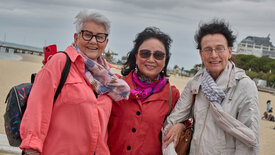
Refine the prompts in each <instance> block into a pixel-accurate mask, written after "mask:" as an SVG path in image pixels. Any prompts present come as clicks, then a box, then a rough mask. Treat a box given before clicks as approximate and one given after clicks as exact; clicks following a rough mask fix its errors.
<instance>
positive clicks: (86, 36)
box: [80, 30, 108, 43]
mask: <svg viewBox="0 0 275 155" xmlns="http://www.w3.org/2000/svg"><path fill="white" fill-rule="evenodd" d="M80 32H81V33H82V38H83V39H84V40H85V41H90V40H92V39H93V37H95V39H96V41H97V42H99V43H103V42H104V41H105V40H106V39H107V37H108V34H106V33H97V34H95V35H94V34H93V33H92V32H90V31H87V30H81V31H80Z"/></svg>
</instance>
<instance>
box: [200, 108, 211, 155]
mask: <svg viewBox="0 0 275 155" xmlns="http://www.w3.org/2000/svg"><path fill="white" fill-rule="evenodd" d="M210 104H211V103H209V105H208V107H207V110H206V115H205V118H204V123H203V128H202V131H201V135H200V140H199V147H198V149H197V155H198V154H199V151H200V145H201V137H202V134H203V131H204V129H205V123H206V118H207V115H208V110H209V107H210Z"/></svg>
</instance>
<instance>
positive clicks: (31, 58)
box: [0, 54, 275, 155]
mask: <svg viewBox="0 0 275 155" xmlns="http://www.w3.org/2000/svg"><path fill="white" fill-rule="evenodd" d="M20 56H22V58H23V59H22V60H3V59H0V86H1V87H0V133H1V134H4V133H5V131H4V120H3V115H4V111H5V108H6V104H5V99H6V96H7V94H8V92H9V90H10V88H11V87H12V86H14V85H17V84H20V83H25V82H30V77H31V74H32V73H36V72H38V71H39V70H40V69H41V67H42V63H41V62H42V59H43V57H42V56H37V55H28V54H20ZM112 70H113V72H115V73H119V72H120V71H119V70H118V69H112ZM169 79H170V82H171V83H172V84H173V85H175V86H176V87H177V88H178V89H179V90H180V92H182V90H183V89H184V86H185V85H186V83H187V81H188V79H189V78H187V77H179V76H170V78H169ZM268 99H269V100H271V107H275V96H274V95H273V94H269V93H264V92H259V107H260V111H261V115H262V114H263V113H264V111H265V110H266V101H267V100H268ZM274 114H275V112H273V115H274ZM274 127H275V122H271V121H267V120H261V130H260V147H261V148H260V155H272V154H274V152H273V151H274V150H275V147H274V146H275V130H274V129H273V128H274ZM272 152H273V153H272ZM0 154H1V153H0Z"/></svg>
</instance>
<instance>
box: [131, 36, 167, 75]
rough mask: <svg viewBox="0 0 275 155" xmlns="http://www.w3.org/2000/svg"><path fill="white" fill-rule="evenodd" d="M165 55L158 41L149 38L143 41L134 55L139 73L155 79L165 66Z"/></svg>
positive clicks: (163, 48)
mask: <svg viewBox="0 0 275 155" xmlns="http://www.w3.org/2000/svg"><path fill="white" fill-rule="evenodd" d="M149 53H150V56H149ZM165 53H166V51H165V47H164V45H163V43H162V42H161V41H159V40H158V39H156V38H150V39H147V40H145V41H144V42H143V43H142V44H141V45H140V47H139V49H138V53H137V54H136V64H137V66H138V69H139V71H140V72H141V73H142V74H143V75H145V76H147V77H149V78H152V79H155V78H156V77H157V75H158V74H159V73H160V72H161V71H162V69H163V68H164V66H165V59H166V55H165ZM148 56H149V57H148ZM146 57H147V58H146Z"/></svg>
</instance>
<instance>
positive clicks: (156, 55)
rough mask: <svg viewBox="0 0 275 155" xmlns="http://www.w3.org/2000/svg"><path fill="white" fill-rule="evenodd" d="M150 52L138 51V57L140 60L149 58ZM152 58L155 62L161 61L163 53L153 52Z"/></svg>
mask: <svg viewBox="0 0 275 155" xmlns="http://www.w3.org/2000/svg"><path fill="white" fill-rule="evenodd" d="M151 54H152V52H151V51H150V50H140V51H139V55H140V57H141V58H145V59H146V58H149V57H150V56H151ZM153 56H154V58H155V59H156V60H163V59H164V57H165V53H163V52H161V51H155V52H153Z"/></svg>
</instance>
